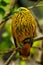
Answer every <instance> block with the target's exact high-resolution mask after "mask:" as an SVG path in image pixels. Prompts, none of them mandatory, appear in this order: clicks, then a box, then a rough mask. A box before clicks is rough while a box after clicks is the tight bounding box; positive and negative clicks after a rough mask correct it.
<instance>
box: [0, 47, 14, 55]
mask: <svg viewBox="0 0 43 65" xmlns="http://www.w3.org/2000/svg"><path fill="white" fill-rule="evenodd" d="M13 50H14V48H9V49H8V50H0V54H4V53H8V52H10V51H13Z"/></svg>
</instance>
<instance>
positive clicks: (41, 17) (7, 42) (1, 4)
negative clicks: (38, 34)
mask: <svg viewBox="0 0 43 65" xmlns="http://www.w3.org/2000/svg"><path fill="white" fill-rule="evenodd" d="M35 2H36V1H32V2H30V0H18V1H17V2H16V4H15V5H14V8H13V10H12V12H11V13H13V12H15V11H16V9H17V8H19V7H28V8H29V7H30V6H33V4H34V3H35ZM10 3H11V0H0V22H1V21H2V19H3V18H4V16H5V13H6V11H7V10H8V7H9V4H10ZM40 4H41V5H43V0H42V1H40V2H39V5H40ZM32 12H33V15H35V16H36V17H37V18H38V21H39V24H40V26H42V28H43V7H36V8H33V9H32ZM11 21H12V20H11V19H9V20H8V21H7V23H6V24H5V26H4V28H3V29H2V30H1V31H0V51H5V50H8V49H10V48H15V45H14V44H13V42H12V39H11V37H12V34H11ZM39 44H40V41H37V42H35V44H34V43H33V46H34V45H35V46H39ZM35 50H36V49H34V48H32V49H31V53H33V54H34V53H35ZM3 56H4V53H3V54H1V53H0V57H3ZM16 57H17V58H18V57H19V54H18V53H17V55H16ZM21 62H22V63H21ZM22 64H23V65H25V62H23V61H20V65H22Z"/></svg>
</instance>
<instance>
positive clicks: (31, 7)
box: [28, 4, 43, 9]
mask: <svg viewBox="0 0 43 65" xmlns="http://www.w3.org/2000/svg"><path fill="white" fill-rule="evenodd" d="M36 7H43V5H41V4H40V5H36V6H30V7H28V8H29V9H33V8H36Z"/></svg>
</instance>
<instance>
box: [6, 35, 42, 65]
mask: <svg viewBox="0 0 43 65" xmlns="http://www.w3.org/2000/svg"><path fill="white" fill-rule="evenodd" d="M42 39H43V35H42V36H39V37H36V38H34V39H33V42H35V41H38V40H42ZM28 42H29V41H28ZM21 48H22V46H21ZM33 48H37V47H33ZM18 49H19V47H17V48H16V49H14V51H13V53H12V54H11V56H10V57H9V58H8V60H7V61H6V62H5V65H7V64H8V62H9V61H10V60H11V59H12V57H13V55H14V54H15V53H16V52H15V51H17V50H18Z"/></svg>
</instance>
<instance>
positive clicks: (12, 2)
mask: <svg viewBox="0 0 43 65" xmlns="http://www.w3.org/2000/svg"><path fill="white" fill-rule="evenodd" d="M15 2H16V0H12V1H11V3H10V5H9V7H10V8H9V9H8V11H7V12H6V13H5V17H4V18H3V20H2V22H1V23H0V30H1V29H2V28H3V27H4V25H5V24H6V21H7V20H9V19H10V17H11V10H12V9H13V8H14V7H15V6H14V5H15Z"/></svg>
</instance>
